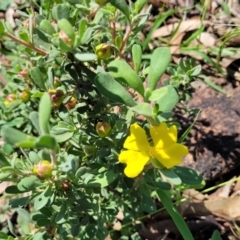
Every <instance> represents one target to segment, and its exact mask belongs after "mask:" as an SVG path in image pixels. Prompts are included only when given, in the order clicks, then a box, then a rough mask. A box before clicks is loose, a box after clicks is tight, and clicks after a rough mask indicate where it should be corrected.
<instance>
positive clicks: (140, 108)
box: [130, 103, 153, 117]
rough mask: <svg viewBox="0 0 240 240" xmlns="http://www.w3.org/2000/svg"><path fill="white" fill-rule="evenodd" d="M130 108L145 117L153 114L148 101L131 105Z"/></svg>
mask: <svg viewBox="0 0 240 240" xmlns="http://www.w3.org/2000/svg"><path fill="white" fill-rule="evenodd" d="M130 109H131V110H132V111H134V112H136V113H137V114H141V115H144V116H146V117H152V116H153V110H152V108H151V106H150V104H149V103H139V104H138V105H136V106H134V107H131V108H130Z"/></svg>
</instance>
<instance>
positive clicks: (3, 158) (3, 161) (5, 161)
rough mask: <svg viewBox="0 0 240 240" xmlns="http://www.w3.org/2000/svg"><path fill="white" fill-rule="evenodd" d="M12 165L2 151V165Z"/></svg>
mask: <svg viewBox="0 0 240 240" xmlns="http://www.w3.org/2000/svg"><path fill="white" fill-rule="evenodd" d="M6 166H11V164H10V163H9V161H8V160H7V158H6V157H5V155H4V154H3V152H1V151H0V167H6Z"/></svg>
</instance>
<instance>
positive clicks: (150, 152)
mask: <svg viewBox="0 0 240 240" xmlns="http://www.w3.org/2000/svg"><path fill="white" fill-rule="evenodd" d="M148 154H149V156H150V157H151V158H155V157H156V151H155V149H154V147H151V148H150V149H149V151H148Z"/></svg>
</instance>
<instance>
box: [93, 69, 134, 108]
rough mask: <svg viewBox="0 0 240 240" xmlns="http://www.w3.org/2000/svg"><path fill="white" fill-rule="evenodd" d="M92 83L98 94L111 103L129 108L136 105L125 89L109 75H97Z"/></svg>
mask: <svg viewBox="0 0 240 240" xmlns="http://www.w3.org/2000/svg"><path fill="white" fill-rule="evenodd" d="M94 81H95V85H96V87H97V89H98V90H99V92H101V93H102V94H103V95H104V96H105V97H107V98H109V99H111V100H113V101H116V102H119V103H122V104H126V105H127V106H130V107H132V106H134V105H136V103H135V101H134V100H133V98H132V97H131V95H130V94H129V93H128V92H127V91H126V89H125V88H124V87H123V86H122V85H121V84H120V83H118V82H117V81H116V80H115V79H114V78H113V77H112V76H111V75H109V74H107V73H99V74H97V76H96V77H95V79H94Z"/></svg>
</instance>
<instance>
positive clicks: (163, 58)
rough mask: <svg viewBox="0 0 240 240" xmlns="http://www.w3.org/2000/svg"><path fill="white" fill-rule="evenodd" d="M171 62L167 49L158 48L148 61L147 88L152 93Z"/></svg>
mask: <svg viewBox="0 0 240 240" xmlns="http://www.w3.org/2000/svg"><path fill="white" fill-rule="evenodd" d="M170 61H171V52H170V50H169V48H168V47H159V48H156V49H155V50H154V51H153V54H152V56H151V61H150V68H149V75H148V86H149V88H150V89H151V90H152V91H153V90H154V89H155V88H156V86H157V83H158V81H159V79H160V77H161V76H162V74H163V73H164V72H165V70H166V68H167V66H168V65H169V63H170Z"/></svg>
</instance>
